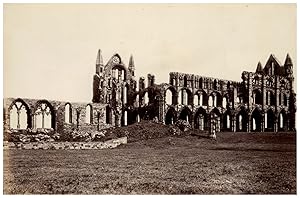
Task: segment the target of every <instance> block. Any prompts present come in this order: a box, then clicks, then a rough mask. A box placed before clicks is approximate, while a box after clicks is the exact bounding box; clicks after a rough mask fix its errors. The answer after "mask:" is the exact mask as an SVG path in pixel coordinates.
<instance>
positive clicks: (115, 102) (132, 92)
mask: <svg viewBox="0 0 300 198" xmlns="http://www.w3.org/2000/svg"><path fill="white" fill-rule="evenodd" d="M134 72H135V65H134V60H133V56H132V55H131V56H130V59H129V64H128V67H127V66H126V65H125V64H124V62H123V60H122V58H121V56H120V55H119V54H117V53H116V54H114V55H113V56H112V57H111V58H110V59H109V60H108V62H107V63H106V64H105V65H104V64H103V58H102V54H101V50H100V49H99V50H98V54H97V59H96V73H95V75H94V80H93V99H92V101H93V103H101V104H106V105H107V107H108V109H109V110H111V111H112V112H111V113H110V114H112V115H114V118H115V125H116V126H120V125H127V120H128V119H127V109H133V105H134V103H135V99H136V94H137V93H136V80H135V77H134V76H135V74H134ZM107 120H111V119H107Z"/></svg>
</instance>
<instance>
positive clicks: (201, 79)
mask: <svg viewBox="0 0 300 198" xmlns="http://www.w3.org/2000/svg"><path fill="white" fill-rule="evenodd" d="M202 88H203V78H202V77H201V78H200V79H199V89H202Z"/></svg>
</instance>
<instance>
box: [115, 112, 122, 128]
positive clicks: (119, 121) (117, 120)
mask: <svg viewBox="0 0 300 198" xmlns="http://www.w3.org/2000/svg"><path fill="white" fill-rule="evenodd" d="M115 125H116V127H121V115H119V114H116V115H115Z"/></svg>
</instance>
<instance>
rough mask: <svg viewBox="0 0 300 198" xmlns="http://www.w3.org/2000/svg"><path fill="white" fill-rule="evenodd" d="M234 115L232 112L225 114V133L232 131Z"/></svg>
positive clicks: (227, 111) (228, 111)
mask: <svg viewBox="0 0 300 198" xmlns="http://www.w3.org/2000/svg"><path fill="white" fill-rule="evenodd" d="M231 120H232V115H231V113H230V110H226V111H225V113H224V114H223V131H231Z"/></svg>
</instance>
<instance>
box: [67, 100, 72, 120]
mask: <svg viewBox="0 0 300 198" xmlns="http://www.w3.org/2000/svg"><path fill="white" fill-rule="evenodd" d="M65 123H72V106H71V104H70V103H66V104H65Z"/></svg>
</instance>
